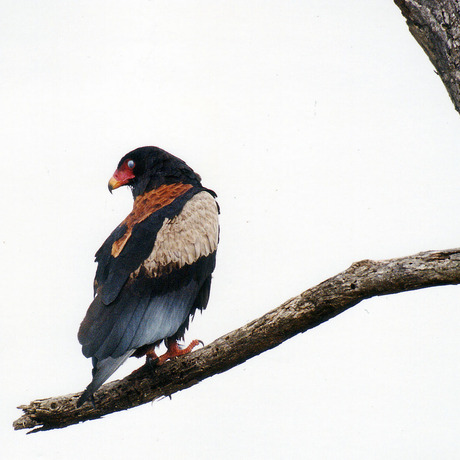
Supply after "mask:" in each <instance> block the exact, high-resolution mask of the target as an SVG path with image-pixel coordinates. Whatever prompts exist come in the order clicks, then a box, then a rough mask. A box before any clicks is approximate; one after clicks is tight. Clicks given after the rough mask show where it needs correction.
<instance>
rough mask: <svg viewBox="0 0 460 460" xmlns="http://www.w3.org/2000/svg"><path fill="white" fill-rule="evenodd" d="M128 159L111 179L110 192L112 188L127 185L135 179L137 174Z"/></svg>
mask: <svg viewBox="0 0 460 460" xmlns="http://www.w3.org/2000/svg"><path fill="white" fill-rule="evenodd" d="M128 161H129V160H126V161H125V162H124V163H123V164H122V165H121V166H120V167H119V168H118V169H117V170H116V171H115V172H114V173H113V176H112V177H111V179H110V180H109V192H110V193H112V190H115V189H116V188H118V187H121V186H122V185H126V184H127V183H128V182H129V181H130V180H131V179H134V177H135V175H134V173H133V168H130V167H129V166H128Z"/></svg>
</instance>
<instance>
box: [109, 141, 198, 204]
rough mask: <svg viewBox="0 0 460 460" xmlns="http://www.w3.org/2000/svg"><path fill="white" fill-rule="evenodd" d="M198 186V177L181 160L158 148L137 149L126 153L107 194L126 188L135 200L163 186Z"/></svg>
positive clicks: (114, 174) (111, 180) (110, 182)
mask: <svg viewBox="0 0 460 460" xmlns="http://www.w3.org/2000/svg"><path fill="white" fill-rule="evenodd" d="M179 182H181V183H184V184H192V185H200V182H201V177H200V176H199V175H198V174H196V173H195V172H194V171H193V169H192V168H190V167H189V166H188V165H187V164H186V163H185V162H184V161H182V160H181V159H180V158H177V157H175V156H174V155H171V154H170V153H168V152H166V151H164V150H162V149H160V148H158V147H140V148H138V149H135V150H133V151H132V152H129V153H127V154H126V155H125V156H124V157H123V158H122V159H121V160H120V162H119V163H118V166H117V169H116V171H115V172H114V173H113V176H112V178H111V179H110V181H109V191H110V193H112V190H114V189H116V188H118V187H122V186H123V185H129V186H130V187H131V188H132V192H133V195H134V198H135V197H136V196H138V195H142V194H143V193H145V192H148V191H150V190H152V189H154V188H157V187H159V186H160V185H163V184H175V183H179Z"/></svg>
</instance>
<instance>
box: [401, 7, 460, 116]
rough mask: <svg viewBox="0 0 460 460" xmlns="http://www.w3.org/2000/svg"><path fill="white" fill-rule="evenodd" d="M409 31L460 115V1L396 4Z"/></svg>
mask: <svg viewBox="0 0 460 460" xmlns="http://www.w3.org/2000/svg"><path fill="white" fill-rule="evenodd" d="M394 2H395V3H396V5H398V7H399V8H400V9H401V12H402V14H403V16H404V17H405V18H406V20H407V25H408V26H409V31H410V32H411V34H412V35H413V36H414V38H415V39H416V40H417V42H418V44H419V45H420V46H421V47H422V48H423V50H424V51H425V53H426V54H427V55H428V57H429V58H430V61H431V62H432V64H433V65H434V67H435V68H436V71H437V73H438V75H439V76H440V77H441V80H442V81H443V83H444V85H445V87H446V89H447V92H448V93H449V96H450V98H451V99H452V102H453V103H454V106H455V109H456V110H457V112H460V5H459V2H458V0H394Z"/></svg>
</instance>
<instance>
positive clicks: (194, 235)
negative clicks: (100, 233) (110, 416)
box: [78, 189, 218, 397]
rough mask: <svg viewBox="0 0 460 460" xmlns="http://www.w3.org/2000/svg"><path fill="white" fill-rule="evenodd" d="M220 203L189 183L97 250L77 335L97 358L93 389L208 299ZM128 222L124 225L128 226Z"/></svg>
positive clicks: (174, 332) (181, 327)
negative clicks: (91, 290)
mask: <svg viewBox="0 0 460 460" xmlns="http://www.w3.org/2000/svg"><path fill="white" fill-rule="evenodd" d="M217 213H218V208H217V204H216V202H215V200H214V198H213V196H212V195H211V194H210V193H208V191H205V190H204V189H192V190H190V191H188V192H186V193H185V194H184V195H182V196H181V197H179V198H177V199H176V200H175V201H174V202H173V203H171V204H170V205H168V206H165V207H164V208H161V209H160V210H158V211H156V212H155V213H152V214H151V215H149V216H148V217H146V218H144V219H143V220H142V221H141V222H139V223H137V224H136V225H135V226H134V227H132V228H131V229H130V236H129V238H128V240H127V241H126V242H125V244H124V246H123V248H122V250H121V252H120V253H119V254H115V256H114V254H113V247H114V244H116V242H117V241H120V238H122V237H123V236H124V235H125V233H124V232H126V231H127V227H126V226H125V225H121V226H119V227H118V228H117V229H116V230H115V231H114V232H113V233H112V235H110V237H109V238H108V239H107V240H106V242H105V243H104V245H103V246H102V247H101V249H100V250H99V251H98V252H97V254H96V259H97V261H98V269H97V273H96V279H95V285H96V297H95V298H94V300H93V302H92V304H91V305H90V308H89V309H88V312H87V314H86V317H85V319H84V320H83V322H82V324H81V326H80V330H79V334H78V338H79V341H80V343H81V344H82V346H83V354H84V355H85V356H87V357H92V358H93V365H94V370H93V377H94V378H93V382H91V384H90V386H89V387H88V394H87V395H86V396H87V397H88V396H89V395H90V394H91V393H92V392H93V391H95V390H96V389H97V388H98V387H99V386H100V385H101V384H102V383H103V382H104V381H105V380H106V379H107V378H108V377H109V376H110V375H111V374H112V373H113V372H114V371H115V370H116V369H117V368H118V367H119V366H120V365H121V364H122V363H123V362H124V361H125V360H126V359H127V358H128V357H129V356H130V355H131V354H133V353H134V352H135V350H136V349H137V348H140V347H142V346H145V345H148V344H154V343H157V342H159V341H161V340H163V339H165V338H168V337H177V336H179V335H182V334H183V333H184V331H185V328H186V327H187V325H188V321H189V317H190V315H193V313H194V312H195V310H196V309H197V308H198V309H203V308H205V307H206V304H207V301H208V297H209V289H210V281H211V273H212V271H213V270H214V266H215V252H216V248H217V242H218V222H217ZM123 227H125V228H123Z"/></svg>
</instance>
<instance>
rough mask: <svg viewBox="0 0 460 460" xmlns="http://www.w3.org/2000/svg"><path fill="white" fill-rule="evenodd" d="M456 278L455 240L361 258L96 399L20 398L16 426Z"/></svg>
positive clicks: (171, 383)
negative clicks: (448, 245)
mask: <svg viewBox="0 0 460 460" xmlns="http://www.w3.org/2000/svg"><path fill="white" fill-rule="evenodd" d="M459 283H460V248H457V249H450V250H444V251H429V252H422V253H419V254H416V255H413V256H409V257H403V258H398V259H390V260H384V261H372V260H363V261H361V262H356V263H354V264H353V265H351V267H350V268H348V269H347V270H345V271H344V272H342V273H339V274H338V275H336V276H334V277H332V278H329V279H328V280H326V281H324V282H322V283H321V284H319V285H317V286H315V287H313V288H311V289H308V290H307V291H305V292H303V293H302V294H300V295H299V296H297V297H294V298H292V299H290V300H288V301H286V302H285V303H284V304H283V305H281V306H280V307H278V308H276V309H274V310H272V311H270V312H268V313H267V314H265V315H264V316H262V317H260V318H258V319H256V320H254V321H252V322H250V323H249V324H246V326H243V327H241V328H239V329H237V330H235V331H233V332H230V333H228V334H226V335H224V336H222V337H220V338H218V339H217V340H215V341H214V342H213V343H211V344H209V345H208V346H206V347H204V348H202V349H201V350H198V351H195V352H194V353H190V354H188V355H185V356H182V357H180V358H177V359H175V360H173V361H170V362H166V363H165V364H164V365H163V366H161V367H158V368H155V369H153V370H152V369H150V368H147V367H146V366H144V367H142V368H140V369H139V370H138V371H136V372H135V373H133V374H131V375H130V376H128V377H126V378H124V379H123V380H117V381H114V382H111V383H108V384H106V385H104V386H102V387H101V388H100V390H99V391H98V392H97V393H96V395H95V398H96V407H92V405H91V404H85V405H83V407H81V408H79V409H77V407H76V401H77V399H78V397H79V396H80V394H81V393H76V394H69V395H66V396H59V397H54V398H47V399H38V400H35V401H32V402H31V403H29V404H27V405H23V406H19V408H20V409H22V410H23V411H24V415H22V417H20V418H19V419H18V420H16V421H15V422H14V423H13V426H14V428H15V429H16V430H20V429H29V428H34V430H33V431H39V430H49V429H53V428H62V427H65V426H68V425H72V424H75V423H79V422H83V421H86V420H91V419H96V418H99V417H102V416H103V415H107V414H110V413H112V412H116V411H121V410H124V409H129V408H131V407H135V406H139V405H141V404H145V403H147V402H150V401H154V400H156V399H159V398H161V397H164V396H170V395H172V394H173V393H175V392H177V391H180V390H184V389H186V388H189V387H191V386H193V385H195V384H197V383H199V382H200V381H202V380H204V379H206V378H208V377H211V376H212V375H215V374H218V373H221V372H225V371H227V370H229V369H231V368H232V367H234V366H237V365H238V364H241V363H243V362H244V361H246V360H248V359H250V358H252V357H254V356H256V355H258V354H260V353H262V352H264V351H267V350H269V349H271V348H274V347H276V346H277V345H279V344H280V343H282V342H284V341H285V340H287V339H289V338H291V337H293V336H294V335H296V334H298V333H300V332H305V331H307V330H308V329H311V328H313V327H315V326H317V325H318V324H321V323H323V322H325V321H327V320H329V319H331V318H333V317H334V316H336V315H338V314H340V313H342V312H343V311H345V310H347V309H348V308H350V307H352V306H354V305H356V304H357V303H359V302H361V301H362V300H364V299H368V298H370V297H373V296H378V295H387V294H394V293H398V292H404V291H410V290H415V289H422V288H426V287H431V286H441V285H447V284H459Z"/></svg>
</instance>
